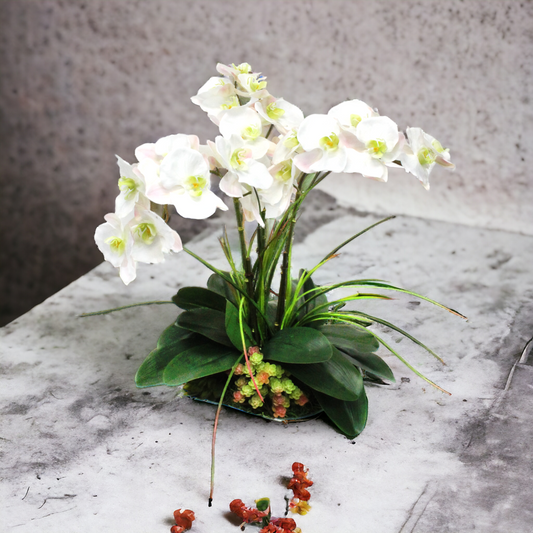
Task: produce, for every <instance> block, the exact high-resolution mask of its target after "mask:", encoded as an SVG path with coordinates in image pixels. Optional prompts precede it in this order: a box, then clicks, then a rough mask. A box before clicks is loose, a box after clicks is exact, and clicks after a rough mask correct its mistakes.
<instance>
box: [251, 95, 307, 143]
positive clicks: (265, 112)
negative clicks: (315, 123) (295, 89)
mask: <svg viewBox="0 0 533 533" xmlns="http://www.w3.org/2000/svg"><path fill="white" fill-rule="evenodd" d="M254 106H255V108H256V109H257V112H258V113H259V114H260V115H261V116H262V117H263V119H264V120H265V121H266V122H268V123H270V124H273V125H274V126H275V127H276V129H277V130H278V131H279V132H280V133H281V134H286V133H288V132H290V131H292V130H294V129H296V128H298V126H300V124H301V123H302V121H303V120H304V114H303V113H302V111H301V109H300V108H299V107H297V106H295V105H294V104H291V103H290V102H287V101H286V100H284V99H283V98H275V97H274V96H267V97H266V98H263V99H261V100H260V101H259V102H256V103H255V104H254Z"/></svg>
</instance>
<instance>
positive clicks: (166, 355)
mask: <svg viewBox="0 0 533 533" xmlns="http://www.w3.org/2000/svg"><path fill="white" fill-rule="evenodd" d="M170 327H172V326H170ZM168 329H169V328H167V329H166V330H165V332H166V331H167V330H168ZM179 329H181V328H179ZM185 331H186V330H185ZM163 334H164V333H163ZM193 335H194V334H193ZM162 336H163V335H162ZM166 340H168V339H166ZM199 344H201V345H207V344H210V341H208V340H207V339H205V338H203V337H198V336H196V335H195V336H194V337H193V338H183V339H177V340H174V341H172V342H170V341H169V342H167V343H163V344H162V345H161V346H159V343H158V348H156V349H155V350H154V351H152V352H151V353H150V355H148V357H147V358H146V359H145V360H144V361H143V363H142V364H141V366H140V367H139V370H137V373H136V374H135V383H136V385H137V387H154V386H155V385H164V384H165V382H164V380H163V373H164V371H165V368H166V367H167V366H168V364H169V363H170V362H171V361H172V360H173V359H174V357H176V356H177V355H179V354H180V353H181V352H184V351H186V350H189V349H190V348H192V347H194V346H198V345H199Z"/></svg>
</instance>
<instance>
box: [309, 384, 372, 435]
mask: <svg viewBox="0 0 533 533" xmlns="http://www.w3.org/2000/svg"><path fill="white" fill-rule="evenodd" d="M315 396H316V399H317V400H318V402H319V403H320V405H321V407H322V409H324V412H325V413H326V414H327V415H328V417H329V418H330V420H331V421H332V422H333V423H334V424H335V425H336V426H337V427H338V428H339V430H340V431H341V432H342V433H344V435H346V436H347V437H348V438H350V439H354V438H355V437H357V435H359V434H360V433H361V432H362V431H363V429H365V426H366V421H367V418H368V399H367V397H366V393H365V391H364V389H363V390H362V391H361V394H360V396H359V398H358V399H357V400H355V401H353V402H346V401H342V400H337V399H335V398H332V397H331V396H327V395H325V394H321V393H319V392H317V393H315Z"/></svg>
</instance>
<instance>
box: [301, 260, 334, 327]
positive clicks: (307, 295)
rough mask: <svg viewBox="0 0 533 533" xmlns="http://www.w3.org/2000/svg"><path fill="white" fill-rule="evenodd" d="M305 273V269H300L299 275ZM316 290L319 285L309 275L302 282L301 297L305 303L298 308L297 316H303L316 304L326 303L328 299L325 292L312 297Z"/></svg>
mask: <svg viewBox="0 0 533 533" xmlns="http://www.w3.org/2000/svg"><path fill="white" fill-rule="evenodd" d="M305 274H307V272H306V271H305V270H302V271H301V272H300V277H302V275H305ZM318 290H319V287H317V286H316V285H315V283H314V281H313V279H312V278H311V276H309V277H308V278H307V279H306V280H305V282H304V284H303V294H304V296H303V299H304V302H305V305H304V306H303V307H302V308H301V309H300V311H299V313H298V317H299V318H302V317H304V316H305V315H306V314H307V313H309V312H310V311H312V310H313V309H314V308H315V307H317V306H318V305H325V304H327V303H328V299H327V297H326V295H325V294H321V295H319V296H318V297H316V298H315V297H314V296H315V293H317V292H318Z"/></svg>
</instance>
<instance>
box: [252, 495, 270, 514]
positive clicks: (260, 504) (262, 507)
mask: <svg viewBox="0 0 533 533" xmlns="http://www.w3.org/2000/svg"><path fill="white" fill-rule="evenodd" d="M269 507H270V500H269V499H268V498H260V499H259V500H255V508H256V509H257V510H258V511H266V510H267V509H268V508H269Z"/></svg>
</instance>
